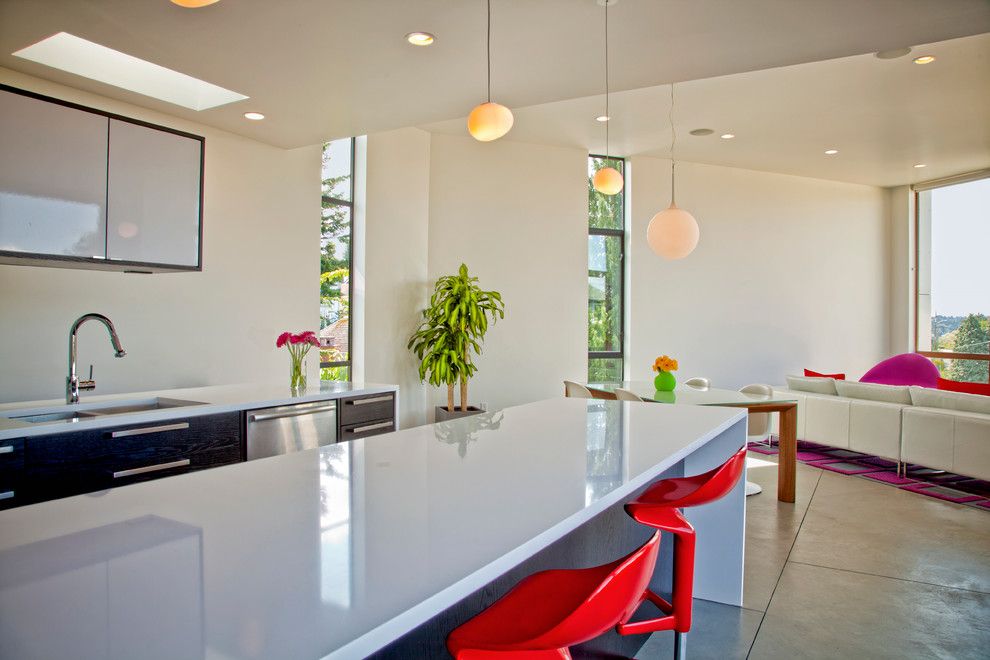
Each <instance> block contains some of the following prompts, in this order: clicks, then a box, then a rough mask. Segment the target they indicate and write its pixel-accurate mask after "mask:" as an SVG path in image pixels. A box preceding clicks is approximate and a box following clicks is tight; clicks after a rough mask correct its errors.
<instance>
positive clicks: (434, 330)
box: [408, 264, 505, 412]
mask: <svg viewBox="0 0 990 660" xmlns="http://www.w3.org/2000/svg"><path fill="white" fill-rule="evenodd" d="M477 282H478V278H477V277H471V276H470V275H469V274H468V269H467V266H466V265H464V264H461V267H460V269H459V270H458V271H457V274H456V275H445V276H443V277H441V278H440V279H439V280H437V284H436V287H435V288H434V290H433V295H432V296H431V297H430V306H429V307H427V308H426V309H424V310H423V321H422V323H420V325H419V327H418V328H417V329H416V332H415V333H413V335H412V337H410V338H409V344H408V348H410V349H411V350H412V351H413V352H414V353H415V354H416V357H417V358H419V360H420V364H419V378H420V380H422V381H423V382H429V383H430V384H431V385H434V386H436V387H441V386H443V385H446V386H447V410H449V411H450V412H453V411H454V386H455V385H457V383H458V381H459V382H460V385H461V410H462V411H466V410H467V409H468V380H470V378H471V377H472V376H473V375H474V374H475V372H476V371H477V370H478V368H477V366H475V364H474V360H473V359H472V354H480V353H481V342H483V341H484V339H485V334H486V333H487V332H488V325H489V320H490V322H491V323H492V324H493V325H494V324H495V322H496V321H497V320H498V319H503V318H505V307H504V305H503V303H502V295H501V294H500V293H498V292H497V291H483V290H482V289H481V287H480V286H478V283H477Z"/></svg>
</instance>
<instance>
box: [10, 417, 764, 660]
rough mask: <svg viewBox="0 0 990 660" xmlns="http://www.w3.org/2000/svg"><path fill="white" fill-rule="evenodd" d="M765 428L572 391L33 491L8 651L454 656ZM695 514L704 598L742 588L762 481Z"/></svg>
mask: <svg viewBox="0 0 990 660" xmlns="http://www.w3.org/2000/svg"><path fill="white" fill-rule="evenodd" d="M745 440H746V414H745V412H744V411H739V410H732V409H725V408H695V407H687V406H683V407H681V406H669V407H668V406H651V405H639V404H629V403H623V402H614V401H599V400H583V399H553V400H547V401H540V402H536V403H531V404H527V405H522V406H516V407H513V408H507V409H505V410H500V411H493V412H489V413H485V414H483V415H478V416H474V417H469V418H465V419H460V420H454V421H450V422H444V423H441V424H435V425H427V426H421V427H417V428H412V429H408V430H404V431H399V432H395V433H390V434H386V435H381V436H378V437H375V438H370V439H367V440H355V441H352V442H347V443H341V444H336V445H332V446H328V447H323V448H321V449H317V450H310V451H304V452H299V453H295V454H288V455H284V456H278V457H274V458H268V459H262V460H257V461H252V462H247V463H243V464H238V465H232V466H227V467H221V468H216V469H213V470H209V471H203V472H199V473H193V474H187V475H182V476H177V477H175V478H171V479H164V480H160V481H154V482H148V483H142V484H135V485H132V486H126V487H122V488H115V489H112V490H109V491H103V492H100V493H93V494H90V495H82V496H77V497H71V498H67V499H62V500H56V501H51V502H45V503H41V504H36V505H30V506H25V507H21V508H18V509H12V510H9V511H6V512H2V513H0V657H62V656H65V657H68V656H71V657H75V658H91V657H99V658H105V657H142V658H156V657H161V658H186V657H190V658H193V657H195V658H204V657H206V658H214V657H216V658H241V657H244V658H319V657H328V658H359V657H366V656H368V655H372V654H375V653H382V654H383V655H385V656H389V655H390V656H392V657H435V656H436V653H437V649H438V645H442V640H443V636H444V635H445V634H446V632H447V631H448V630H449V628H450V627H452V626H453V625H456V623H459V622H460V621H461V620H463V619H464V618H466V617H467V616H470V615H471V613H473V612H475V611H477V610H479V609H480V608H481V607H483V606H484V605H485V604H486V603H490V602H491V601H492V600H493V599H494V598H496V597H498V596H499V595H501V593H504V591H505V589H507V588H508V586H511V583H512V582H514V581H515V580H517V579H518V578H519V577H520V576H521V574H526V573H528V572H532V571H533V570H538V569H539V568H541V567H545V566H548V565H553V566H556V567H559V568H566V567H569V566H578V565H588V563H603V562H605V561H608V560H611V559H615V558H617V557H618V556H620V555H621V554H622V553H624V552H628V551H629V550H631V549H632V548H633V547H635V545H637V544H638V543H640V542H642V540H643V539H645V538H646V537H647V536H649V533H650V531H651V530H648V529H645V528H641V527H640V526H638V525H636V524H635V523H634V522H633V521H631V520H630V519H628V518H627V517H625V516H624V515H623V514H622V512H621V505H622V503H623V502H625V501H628V500H629V499H630V498H631V497H632V496H633V495H634V494H635V493H637V492H638V491H640V490H641V489H642V488H643V487H645V486H646V485H648V484H649V483H650V482H652V481H653V480H654V479H656V478H657V477H659V476H661V475H663V476H678V475H682V474H696V473H699V472H702V471H705V470H708V469H710V468H712V467H714V466H715V465H717V464H719V463H721V462H722V461H724V460H725V459H726V458H728V457H729V456H730V455H731V454H732V453H733V452H734V451H736V450H738V448H739V447H741V446H742V445H743V444H744V443H745ZM688 516H689V518H690V519H691V521H692V523H693V524H694V525H695V526H696V528H697V530H698V554H697V578H696V586H695V594H696V596H697V597H699V598H705V599H709V600H715V601H719V602H724V603H730V604H734V605H739V604H740V602H741V598H742V565H743V563H742V562H743V533H744V525H745V502H744V495H743V490H742V482H740V483H739V484H738V485H737V487H736V488H735V489H734V490H733V491H732V493H730V494H729V495H728V496H727V497H726V498H724V499H723V500H720V501H719V502H716V503H713V504H711V505H708V506H705V507H698V508H697V509H692V510H690V511H689V512H688ZM603 530H607V533H605V531H603ZM661 555H662V557H663V560H661V562H660V565H661V566H660V569H658V571H657V578H656V580H655V582H654V586H656V587H657V588H658V589H661V590H663V589H664V586H665V584H667V583H666V581H665V577H664V575H665V570H664V568H665V566H664V564H665V562H669V555H670V548H669V546H665V547H663V548H662V549H661ZM626 639H627V640H628V639H629V638H626ZM631 641H635V640H631ZM641 642H642V640H639V643H641Z"/></svg>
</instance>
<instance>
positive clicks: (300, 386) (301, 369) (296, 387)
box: [289, 356, 306, 394]
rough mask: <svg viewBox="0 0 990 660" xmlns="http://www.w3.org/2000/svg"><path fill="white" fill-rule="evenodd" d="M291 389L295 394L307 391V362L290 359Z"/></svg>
mask: <svg viewBox="0 0 990 660" xmlns="http://www.w3.org/2000/svg"><path fill="white" fill-rule="evenodd" d="M289 387H290V388H291V389H292V393H293V394H299V393H301V392H305V391H306V360H305V358H303V357H300V358H298V359H296V358H294V357H291V356H290V357H289Z"/></svg>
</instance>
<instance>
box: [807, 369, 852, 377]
mask: <svg viewBox="0 0 990 660" xmlns="http://www.w3.org/2000/svg"><path fill="white" fill-rule="evenodd" d="M804 376H805V378H834V379H836V380H845V379H846V375H845V374H820V373H818V372H817V371H812V370H811V369H805V370H804Z"/></svg>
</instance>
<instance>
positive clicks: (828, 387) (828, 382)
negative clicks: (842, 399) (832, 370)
mask: <svg viewBox="0 0 990 660" xmlns="http://www.w3.org/2000/svg"><path fill="white" fill-rule="evenodd" d="M787 388H788V389H791V390H797V391H798V392H812V393H814V394H831V395H832V396H835V395H836V390H835V379H834V378H809V377H807V376H788V377H787Z"/></svg>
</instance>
